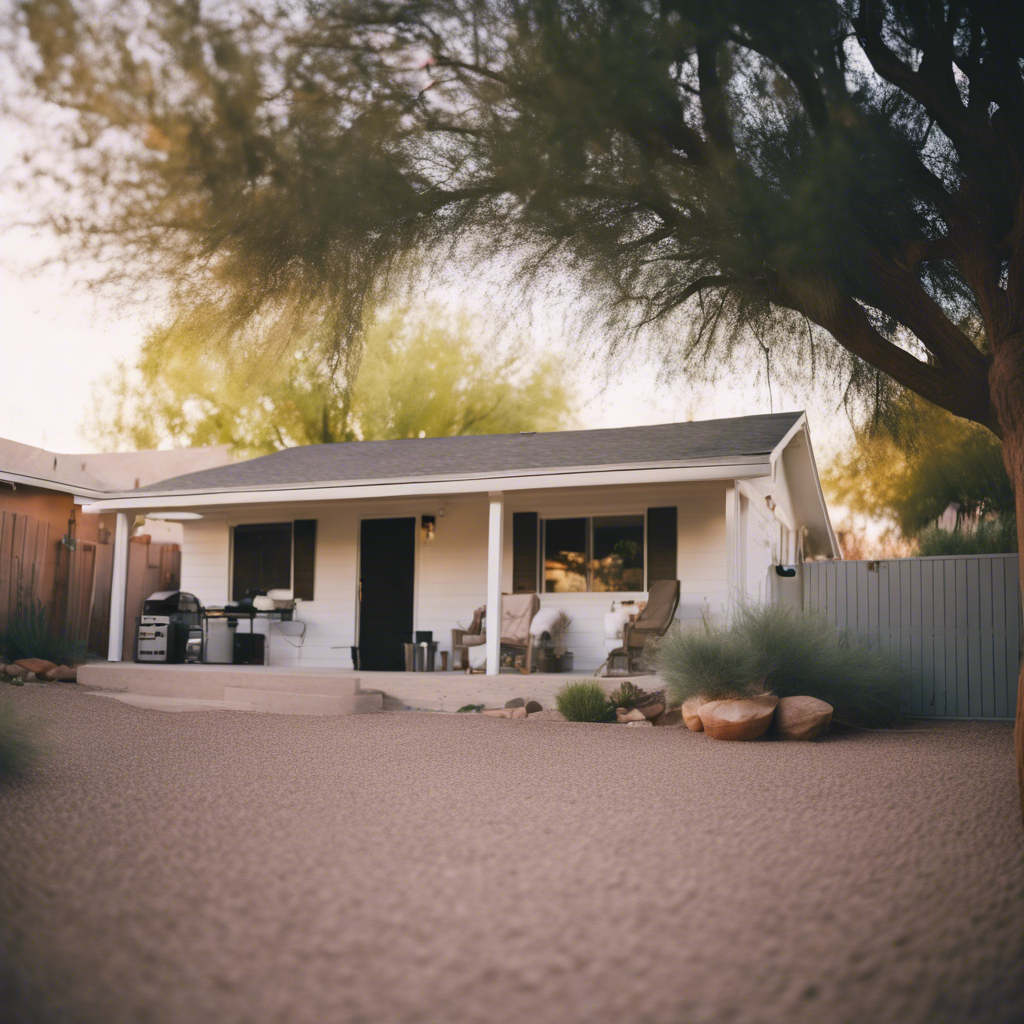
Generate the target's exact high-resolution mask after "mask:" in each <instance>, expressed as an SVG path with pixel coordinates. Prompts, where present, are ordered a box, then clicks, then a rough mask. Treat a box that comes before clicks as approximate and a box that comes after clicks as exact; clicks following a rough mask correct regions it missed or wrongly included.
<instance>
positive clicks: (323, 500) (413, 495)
mask: <svg viewBox="0 0 1024 1024" xmlns="http://www.w3.org/2000/svg"><path fill="white" fill-rule="evenodd" d="M85 510H86V511H87V512H92V513H95V514H97V515H101V516H103V517H104V518H105V519H106V518H107V517H110V516H115V517H116V523H117V530H116V539H115V553H114V563H115V585H114V588H115V591H116V590H117V586H118V582H117V580H118V574H119V573H121V574H123V572H124V555H123V552H124V550H125V548H126V545H127V531H128V528H129V523H130V522H131V520H132V518H133V517H135V516H138V515H152V514H157V515H159V516H162V517H165V518H166V517H175V516H176V517H179V518H180V520H181V522H182V525H183V538H182V566H181V588H182V590H185V591H188V592H191V593H193V594H195V595H196V596H197V597H198V598H199V599H200V600H201V601H202V602H203V603H204V604H205V605H207V606H222V605H224V604H225V603H227V602H230V601H232V600H238V599H242V598H245V597H246V596H247V595H252V594H255V593H257V592H261V593H265V592H266V591H268V590H271V589H275V588H280V589H287V590H291V591H292V592H293V594H294V596H295V597H296V598H297V599H299V601H300V604H299V609H298V612H297V616H298V618H300V619H301V620H302V621H303V622H304V623H305V624H306V630H305V635H304V637H303V638H302V640H301V643H297V642H296V641H295V636H294V631H292V633H291V635H283V636H282V638H281V639H282V640H286V641H287V642H280V641H279V640H278V639H277V638H276V637H275V635H274V631H275V630H278V629H279V628H280V626H279V624H277V623H273V622H265V623H263V624H262V628H264V629H266V630H268V631H269V632H270V640H271V643H270V644H269V648H270V651H271V654H270V659H271V664H274V665H281V666H310V667H324V668H326V667H336V668H339V669H347V668H352V666H353V661H352V658H353V651H352V649H353V648H358V650H359V653H360V656H361V661H362V664H361V669H362V670H363V671H374V670H395V669H399V670H400V669H401V668H402V667H403V652H402V647H401V643H402V641H407V640H409V639H410V638H411V637H412V636H413V634H414V633H415V632H416V631H425V630H430V631H431V632H432V633H433V636H434V639H435V640H437V641H439V642H440V647H441V649H442V650H446V649H449V646H450V644H449V638H450V636H451V630H452V629H453V628H455V627H457V626H460V625H466V624H467V623H468V622H469V620H470V618H471V617H472V615H473V611H474V609H475V608H477V607H478V606H480V605H483V604H486V605H488V607H490V608H494V607H496V606H498V605H499V604H500V601H501V595H502V594H503V593H528V592H534V593H537V594H539V596H540V601H541V607H542V609H545V608H551V607H557V608H559V609H562V610H564V611H565V612H567V613H568V614H569V615H570V616H571V617H572V624H571V626H570V628H569V632H568V634H567V641H568V643H567V646H568V648H569V649H570V650H572V651H573V653H574V660H575V666H574V668H575V670H576V671H586V670H588V669H593V668H596V667H597V666H598V665H599V664H600V663H601V662H602V661H603V660H604V659H605V656H606V654H607V647H606V644H605V639H606V638H605V632H604V629H605V627H604V617H605V614H606V613H607V612H608V611H609V609H610V608H611V605H612V602H613V601H624V600H625V601H642V600H644V599H645V598H646V594H647V588H648V586H649V585H650V584H651V582H653V581H654V580H658V579H665V578H668V579H678V580H679V581H680V583H681V600H680V605H679V611H678V617H679V618H680V619H681V620H683V621H687V620H697V619H699V617H700V616H701V614H702V612H705V611H707V612H709V613H710V614H712V615H723V614H728V612H729V609H730V608H731V607H734V606H735V603H736V602H737V601H739V600H741V599H744V598H749V599H751V600H755V601H758V600H760V601H763V600H766V599H772V598H774V597H777V596H779V595H780V593H781V590H780V587H782V586H783V585H786V586H791V585H792V581H790V580H783V579H782V577H781V576H780V575H779V574H778V573H777V572H776V566H779V565H799V563H800V562H801V561H803V560H804V559H811V558H839V557H841V555H840V550H839V546H838V543H837V541H836V536H835V533H834V532H833V529H832V525H831V523H830V522H829V515H828V510H827V508H826V505H825V501H824V499H823V497H822V492H821V486H820V483H819V479H818V471H817V467H816V465H815V461H814V455H813V452H812V449H811V439H810V434H809V431H808V426H807V418H806V416H805V415H804V414H803V413H799V412H793V413H777V414H774V415H759V416H744V417H739V418H734V419H720V420H708V421H700V422H691V423H666V424H662V425H658V426H642V427H626V428H616V429H603V430H571V431H560V432H551V433H533V432H528V433H522V434H511V435H497V436H472V437H439V438H421V439H410V440H396V441H366V442H351V443H341V444H323V445H311V446H306V447H299V448H289V449H285V450H283V451H280V452H277V453H275V454H273V455H267V456H263V457H261V458H256V459H251V460H248V461H244V462H235V463H232V464H230V465H224V466H220V467H216V468H212V469H206V470H202V471H199V472H189V473H186V474H185V475H182V476H177V477H174V478H172V479H169V480H164V481H162V482H160V483H155V484H149V485H146V486H142V487H140V488H138V489H134V490H128V491H124V492H122V493H119V494H107V495H104V496H103V497H95V496H93V497H92V498H91V499H87V500H86V505H85ZM796 586H797V588H798V586H799V580H797V581H796ZM796 593H797V594H798V593H799V591H798V589H796ZM114 608H115V613H114V614H115V618H116V615H117V612H116V608H117V601H116V594H115V601H114ZM114 627H116V631H117V633H118V635H117V636H115V635H114V632H115V628H114ZM132 627H133V623H127V624H124V623H116V624H115V623H112V636H111V644H110V659H111V660H118V659H119V658H120V656H121V650H122V645H121V638H120V629H121V628H126V629H128V630H131V629H132ZM498 640H499V637H498V630H491V631H488V639H487V656H486V666H487V672H488V674H496V673H497V672H498V670H499V664H500V652H499V647H498Z"/></svg>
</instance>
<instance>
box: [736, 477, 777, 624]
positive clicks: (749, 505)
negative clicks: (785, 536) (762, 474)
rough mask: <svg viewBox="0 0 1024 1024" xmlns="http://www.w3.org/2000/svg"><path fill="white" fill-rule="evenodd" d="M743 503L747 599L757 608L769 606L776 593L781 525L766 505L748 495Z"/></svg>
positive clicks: (743, 498)
mask: <svg viewBox="0 0 1024 1024" xmlns="http://www.w3.org/2000/svg"><path fill="white" fill-rule="evenodd" d="M740 500H741V508H742V514H741V522H742V528H743V536H742V543H743V575H742V583H743V588H744V596H745V597H746V598H747V600H749V601H752V602H753V603H754V604H767V603H768V601H770V600H771V598H772V595H773V593H774V590H773V582H772V579H773V577H774V575H775V564H776V563H777V562H778V561H780V556H779V535H780V534H779V530H780V524H779V522H778V520H776V519H775V517H774V516H773V515H772V514H771V512H770V511H769V510H768V507H767V505H765V503H764V502H763V501H758V500H753V501H752V500H749V499H748V498H747V497H746V496H745V495H744V496H743V497H742V498H741V499H740Z"/></svg>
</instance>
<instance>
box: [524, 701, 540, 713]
mask: <svg viewBox="0 0 1024 1024" xmlns="http://www.w3.org/2000/svg"><path fill="white" fill-rule="evenodd" d="M543 710H544V705H543V704H541V702H540V701H539V700H533V699H531V700H528V701H527V702H526V713H527V714H528V715H532V714H533V713H534V712H535V711H543Z"/></svg>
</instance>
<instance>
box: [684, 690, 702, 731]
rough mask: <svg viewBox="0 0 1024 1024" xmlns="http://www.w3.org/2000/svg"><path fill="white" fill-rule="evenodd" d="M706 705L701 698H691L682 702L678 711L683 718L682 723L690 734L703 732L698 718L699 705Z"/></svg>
mask: <svg viewBox="0 0 1024 1024" xmlns="http://www.w3.org/2000/svg"><path fill="white" fill-rule="evenodd" d="M706 703H707V701H705V700H704V698H703V697H691V698H690V699H689V700H687V701H684V702H683V706H682V707H681V708H680V709H679V710H680V712H681V713H682V716H683V722H684V723H685V724H686V728H687V729H689V730H690V732H703V731H704V723H703V722H702V721H701V718H700V709H701V705H703V704H706Z"/></svg>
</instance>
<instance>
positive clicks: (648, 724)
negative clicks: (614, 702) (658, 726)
mask: <svg viewBox="0 0 1024 1024" xmlns="http://www.w3.org/2000/svg"><path fill="white" fill-rule="evenodd" d="M626 725H628V726H629V727H630V728H631V729H648V728H649V729H653V728H654V723H653V722H652V721H650V720H649V719H647V718H645V719H643V720H642V721H639V722H626Z"/></svg>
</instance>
